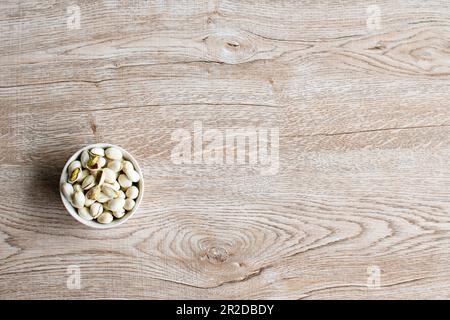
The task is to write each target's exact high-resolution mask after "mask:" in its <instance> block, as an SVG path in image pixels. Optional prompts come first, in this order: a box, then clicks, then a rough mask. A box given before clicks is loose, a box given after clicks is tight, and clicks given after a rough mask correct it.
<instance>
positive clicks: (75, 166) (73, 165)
mask: <svg viewBox="0 0 450 320" xmlns="http://www.w3.org/2000/svg"><path fill="white" fill-rule="evenodd" d="M78 168H79V169H81V162H80V161H78V160H75V161H73V162H72V163H71V164H70V165H69V168H68V169H67V171H68V172H69V175H71V174H72V172H73V170H75V169H78Z"/></svg>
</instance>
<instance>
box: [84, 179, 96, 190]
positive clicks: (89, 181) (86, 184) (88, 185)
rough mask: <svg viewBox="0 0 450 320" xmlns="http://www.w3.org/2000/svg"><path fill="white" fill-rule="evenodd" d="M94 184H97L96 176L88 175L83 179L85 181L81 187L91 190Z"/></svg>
mask: <svg viewBox="0 0 450 320" xmlns="http://www.w3.org/2000/svg"><path fill="white" fill-rule="evenodd" d="M94 186H95V177H94V176H92V175H89V176H87V177H86V178H85V179H84V180H83V183H82V184H81V188H83V190H89V189H91V188H93V187H94Z"/></svg>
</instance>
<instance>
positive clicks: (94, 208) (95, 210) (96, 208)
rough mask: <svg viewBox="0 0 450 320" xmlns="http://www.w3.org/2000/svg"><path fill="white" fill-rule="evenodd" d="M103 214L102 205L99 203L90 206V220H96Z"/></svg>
mask: <svg viewBox="0 0 450 320" xmlns="http://www.w3.org/2000/svg"><path fill="white" fill-rule="evenodd" d="M102 212H103V205H102V204H101V203H98V202H95V203H93V204H92V205H91V208H90V213H91V216H92V218H94V219H96V218H98V216H99V215H101V214H102Z"/></svg>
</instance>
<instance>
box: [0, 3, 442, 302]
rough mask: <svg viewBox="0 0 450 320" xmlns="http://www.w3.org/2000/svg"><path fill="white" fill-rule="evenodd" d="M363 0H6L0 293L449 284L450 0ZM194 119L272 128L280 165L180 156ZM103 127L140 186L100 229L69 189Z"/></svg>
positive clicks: (417, 294)
mask: <svg viewBox="0 0 450 320" xmlns="http://www.w3.org/2000/svg"><path fill="white" fill-rule="evenodd" d="M74 3H77V4H78V5H79V7H80V9H81V28H80V29H76V30H70V29H68V28H67V26H66V19H67V13H66V8H67V6H68V5H70V4H74ZM369 5H370V4H369V3H367V1H362V0H361V1H360V0H351V1H333V0H330V1H324V2H319V3H318V2H317V1H294V0H279V1H278V0H277V1H265V0H263V1H255V0H245V1H231V0H221V1H219V0H217V1H207V0H203V1H187V0H182V1H172V0H154V1H131V0H130V1H128V0H117V1H106V0H105V1H78V2H70V1H45V2H40V1H34V0H22V1H19V2H18V1H12V0H3V1H1V3H0V8H1V10H0V31H1V32H0V108H1V110H0V112H1V115H0V130H1V131H0V150H1V152H0V176H1V177H2V183H0V194H1V195H2V196H1V199H2V200H3V201H2V206H1V209H0V298H2V299H7V298H14V299H36V298H45V299H54V298H64V299H73V298H156V299H176V298H188V299H209V298H217V299H237V298H241V299H268V298H276V299H278V298H286V299H331V298H338V299H344V298H345V299H394V298H402V299H411V298H426V299H429V298H442V299H448V298H450V296H449V292H450V269H449V268H448V261H449V258H450V191H449V190H450V167H449V162H448V159H449V156H450V108H449V101H450V3H448V1H444V0H430V1H418V0H411V1H402V2H395V1H394V2H392V1H385V0H380V1H376V5H378V7H379V10H380V13H381V15H380V18H381V23H380V28H379V29H378V30H371V29H368V26H367V23H366V22H367V15H368V13H367V11H366V10H367V7H368V6H369ZM194 121H202V123H203V126H204V127H205V128H215V129H219V130H221V132H223V131H225V130H226V129H228V128H246V127H257V128H271V127H275V128H278V129H279V131H280V148H279V159H280V167H279V172H278V174H276V175H272V176H262V175H260V174H259V172H258V170H255V168H254V167H252V166H251V165H233V164H228V165H216V166H213V165H205V164H192V165H176V164H174V163H173V162H172V161H171V158H170V154H171V150H172V149H173V147H174V142H173V141H172V140H171V134H172V132H174V130H176V129H179V128H185V129H187V130H192V128H193V123H194ZM95 142H109V143H114V144H118V145H121V146H123V147H125V148H126V149H128V150H129V151H130V152H131V153H132V154H133V155H134V156H135V157H136V158H137V159H138V161H139V162H140V164H141V166H142V168H143V171H144V176H145V182H146V194H145V197H144V199H143V203H142V205H141V208H140V210H139V213H138V214H137V215H136V216H135V217H133V219H131V220H130V221H129V222H127V223H126V224H124V225H123V226H121V227H119V228H117V229H113V230H108V231H101V232H100V231H98V230H90V229H86V228H85V227H84V226H82V225H81V224H79V223H78V222H76V221H75V220H74V219H73V218H72V217H70V216H69V215H68V214H67V213H66V212H65V211H64V208H63V205H62V203H61V201H60V199H59V191H58V181H59V175H60V170H61V168H62V167H63V165H64V163H65V161H66V159H68V158H69V157H70V155H71V154H72V153H73V152H75V151H76V150H77V149H79V148H80V147H81V146H83V145H85V144H89V143H95ZM70 265H78V266H79V267H80V270H81V279H82V281H81V284H82V288H81V289H80V290H69V289H68V288H67V286H66V281H67V277H68V274H67V267H68V266H70ZM369 266H379V268H380V269H381V287H380V288H379V289H375V290H373V289H369V288H368V287H367V277H368V275H367V268H368V267H369Z"/></svg>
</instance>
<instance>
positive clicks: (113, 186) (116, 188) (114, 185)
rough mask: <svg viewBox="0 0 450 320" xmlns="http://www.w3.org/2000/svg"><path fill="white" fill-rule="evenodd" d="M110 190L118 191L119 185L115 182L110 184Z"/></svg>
mask: <svg viewBox="0 0 450 320" xmlns="http://www.w3.org/2000/svg"><path fill="white" fill-rule="evenodd" d="M112 188H113V189H114V190H116V191H119V190H120V183H119V182H117V181H114V183H113V184H112Z"/></svg>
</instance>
